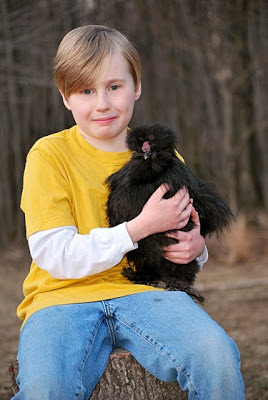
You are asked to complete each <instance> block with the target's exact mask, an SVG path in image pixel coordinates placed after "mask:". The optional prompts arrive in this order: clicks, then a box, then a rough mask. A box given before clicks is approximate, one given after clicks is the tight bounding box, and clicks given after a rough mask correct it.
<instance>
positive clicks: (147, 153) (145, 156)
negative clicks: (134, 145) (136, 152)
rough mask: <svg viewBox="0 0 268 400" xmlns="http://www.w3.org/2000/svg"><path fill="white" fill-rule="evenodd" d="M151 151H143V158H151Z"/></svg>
mask: <svg viewBox="0 0 268 400" xmlns="http://www.w3.org/2000/svg"><path fill="white" fill-rule="evenodd" d="M151 154H152V153H151V152H150V151H145V152H144V153H143V158H144V160H147V159H148V158H150V157H151Z"/></svg>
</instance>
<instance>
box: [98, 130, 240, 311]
mask: <svg viewBox="0 0 268 400" xmlns="http://www.w3.org/2000/svg"><path fill="white" fill-rule="evenodd" d="M127 145H128V148H129V149H130V151H131V152H132V156H131V159H130V161H129V162H128V163H127V164H125V165H124V166H123V167H122V168H121V169H120V170H119V171H118V172H116V173H114V174H112V175H110V176H109V177H108V179H107V181H106V183H107V185H108V188H109V197H108V201H107V217H108V222H109V225H110V226H116V225H118V224H120V223H122V222H124V221H130V220H131V219H133V218H135V217H136V216H137V215H138V214H139V213H140V212H141V211H142V208H143V206H144V204H145V203H146V201H147V200H148V199H149V197H150V196H151V195H152V194H153V192H154V191H155V190H156V189H157V188H158V187H159V186H160V185H161V184H163V183H166V184H167V185H168V187H169V191H168V192H167V193H166V194H165V196H164V197H166V198H169V197H172V196H173V195H174V194H175V193H176V192H177V191H178V190H179V189H181V188H182V187H186V188H187V190H188V192H189V195H190V197H191V198H192V199H193V201H194V207H195V209H196V211H197V212H198V214H199V218H200V225H201V235H203V236H206V235H207V234H210V233H213V232H217V233H220V232H221V231H222V229H223V228H224V227H226V226H227V225H228V224H229V222H230V220H231V219H232V217H233V215H232V212H231V210H230V208H229V207H228V206H227V204H226V203H225V202H224V200H223V199H222V197H221V196H220V195H219V194H218V193H217V191H216V190H215V189H214V188H213V187H212V186H211V185H209V184H208V183H205V182H204V181H201V180H200V179H198V178H196V177H195V176H194V175H193V174H192V173H191V172H190V170H189V169H188V168H187V167H186V166H185V164H184V163H183V162H182V161H181V160H180V159H179V158H178V154H177V153H176V150H175V149H176V134H175V132H174V131H173V130H172V129H170V128H167V127H165V126H162V125H160V124H154V125H145V126H139V127H136V128H134V129H133V130H131V131H130V132H129V133H128V136H127ZM193 227H194V223H193V221H191V220H189V222H188V224H187V225H186V226H185V227H184V228H183V229H182V230H184V231H190V230H191V229H193ZM174 242H176V240H175V239H173V238H169V237H167V236H166V235H165V233H157V234H153V235H150V236H148V237H147V238H144V239H142V240H140V241H139V247H138V249H136V250H133V251H130V252H129V253H127V259H128V262H129V267H128V268H125V269H124V270H123V272H122V273H123V275H124V276H125V277H127V278H128V279H130V280H131V281H133V282H135V283H141V284H147V285H152V286H159V287H163V288H165V289H168V290H182V291H185V292H187V293H188V294H189V295H190V296H191V297H192V298H193V299H194V300H195V301H198V302H200V303H202V302H203V301H204V298H203V296H201V294H200V293H199V292H198V291H197V290H196V289H194V288H193V287H192V286H193V283H194V281H195V277H196V274H197V272H198V271H199V266H198V263H197V261H196V260H194V261H192V262H190V263H189V264H186V265H182V264H174V263H172V262H170V261H168V260H166V259H165V258H164V257H163V255H162V253H163V250H162V249H163V247H164V246H166V245H168V244H170V243H174Z"/></svg>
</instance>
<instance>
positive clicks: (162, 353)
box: [115, 317, 197, 398]
mask: <svg viewBox="0 0 268 400" xmlns="http://www.w3.org/2000/svg"><path fill="white" fill-rule="evenodd" d="M115 318H116V319H117V320H118V321H119V322H121V323H122V324H123V325H125V326H126V327H127V328H129V329H130V330H132V331H133V332H135V333H136V334H137V335H138V336H139V337H140V338H141V339H143V340H144V341H145V342H147V343H148V344H150V345H151V346H152V347H154V349H155V350H156V351H158V352H159V353H161V355H162V356H163V357H165V358H166V359H167V360H168V361H169V362H170V363H171V364H172V365H173V366H174V368H175V369H176V370H177V371H179V372H180V373H181V374H182V375H184V376H185V377H186V378H187V380H188V381H189V383H190V385H191V386H192V387H193V389H190V388H189V391H191V392H192V394H193V395H194V396H196V398H197V390H196V389H195V387H194V385H193V384H192V382H191V381H190V377H189V376H188V375H187V374H186V373H184V372H183V371H182V370H181V368H180V367H179V366H177V365H176V364H175V363H174V362H173V361H172V359H171V358H170V357H169V356H168V355H167V354H165V353H164V352H162V351H161V350H160V349H159V348H158V347H156V346H155V345H154V344H153V343H152V342H150V341H149V340H148V339H146V337H144V336H143V335H142V334H141V333H139V332H138V331H137V330H135V329H134V328H132V327H131V326H130V325H128V324H127V323H126V322H124V321H122V320H121V319H119V318H118V317H115Z"/></svg>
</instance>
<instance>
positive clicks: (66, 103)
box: [60, 90, 71, 110]
mask: <svg viewBox="0 0 268 400" xmlns="http://www.w3.org/2000/svg"><path fill="white" fill-rule="evenodd" d="M60 94H61V97H62V100H63V104H64V105H65V107H66V108H67V109H68V110H71V107H70V104H69V103H68V100H67V99H66V97H65V96H64V94H63V93H62V91H61V90H60Z"/></svg>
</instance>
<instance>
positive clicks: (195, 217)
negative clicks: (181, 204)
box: [191, 206, 200, 225]
mask: <svg viewBox="0 0 268 400" xmlns="http://www.w3.org/2000/svg"><path fill="white" fill-rule="evenodd" d="M191 218H192V221H193V222H194V223H195V224H196V225H200V220H199V215H198V212H197V211H196V209H195V208H194V206H193V207H192V211H191Z"/></svg>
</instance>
